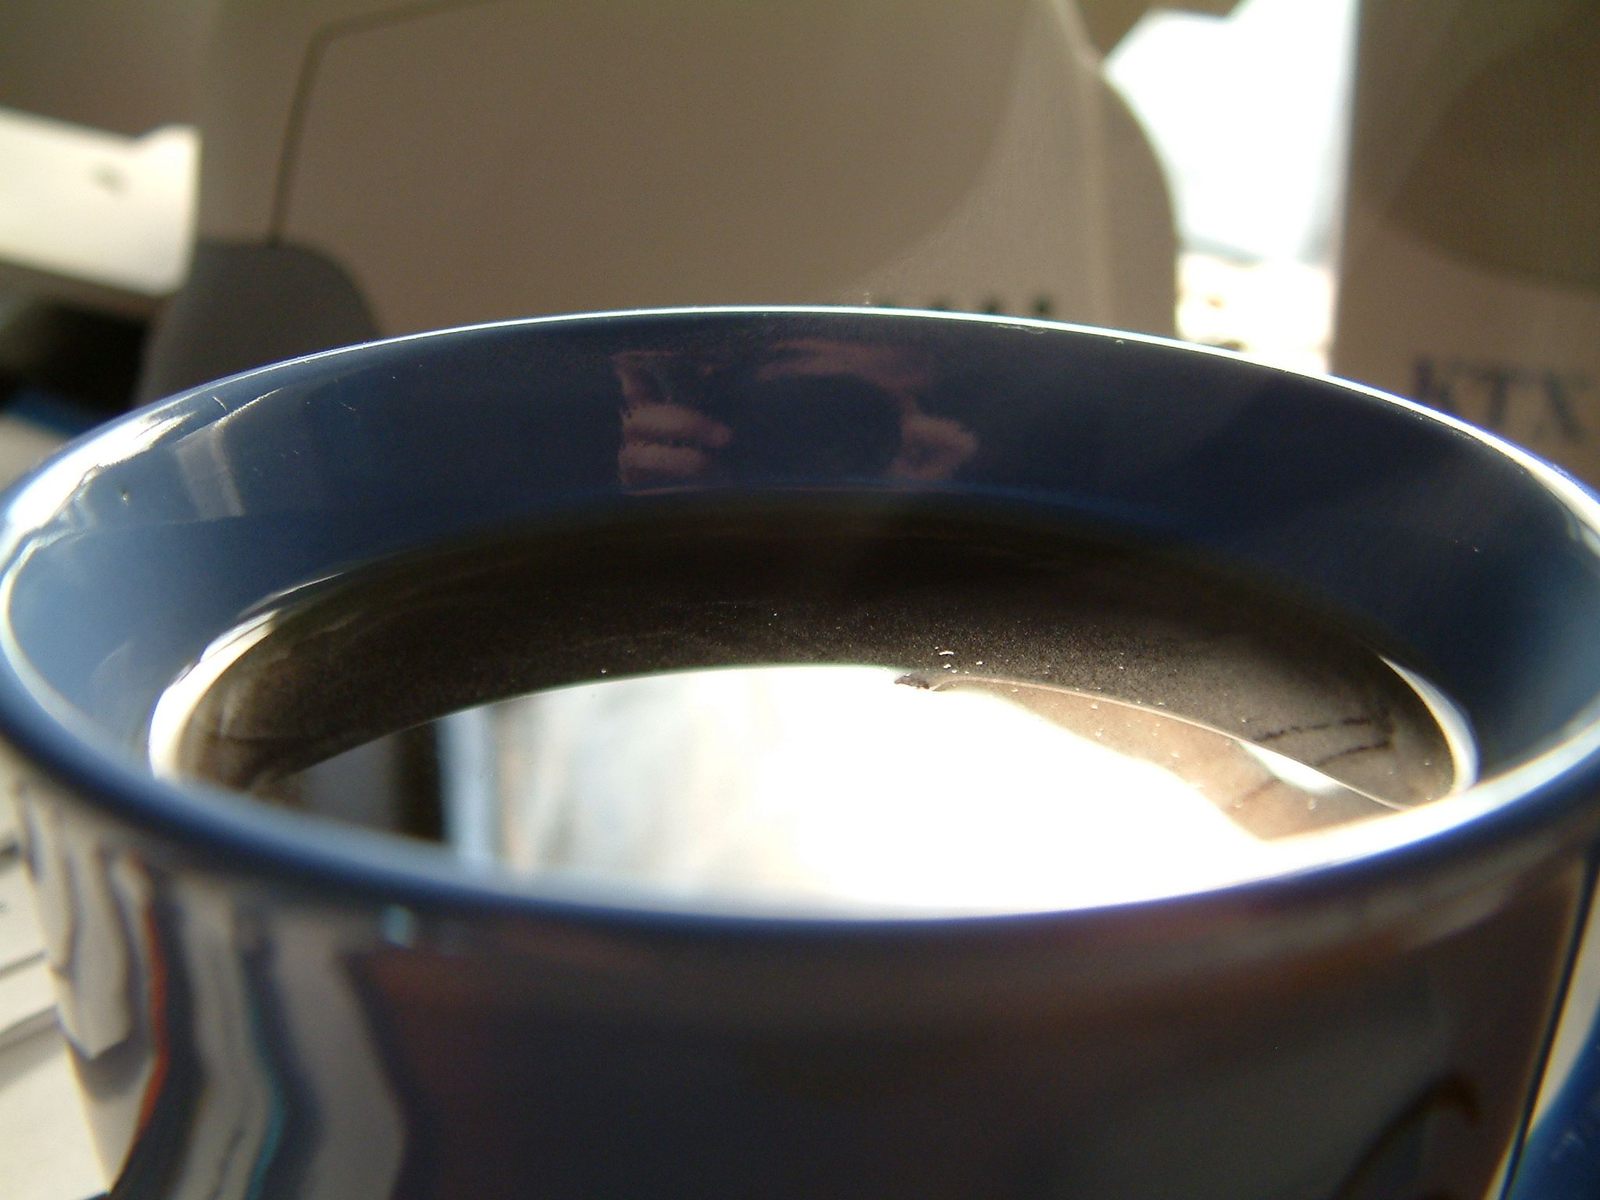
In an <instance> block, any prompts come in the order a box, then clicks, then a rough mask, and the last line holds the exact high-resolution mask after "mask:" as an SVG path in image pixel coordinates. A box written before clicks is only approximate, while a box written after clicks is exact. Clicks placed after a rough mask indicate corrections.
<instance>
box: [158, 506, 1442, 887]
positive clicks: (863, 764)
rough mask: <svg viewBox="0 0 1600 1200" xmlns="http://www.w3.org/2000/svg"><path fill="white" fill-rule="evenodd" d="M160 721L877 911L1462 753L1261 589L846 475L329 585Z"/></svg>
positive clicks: (1023, 876) (1279, 830)
mask: <svg viewBox="0 0 1600 1200" xmlns="http://www.w3.org/2000/svg"><path fill="white" fill-rule="evenodd" d="M441 718H442V719H441ZM151 747H152V758H153V761H154V762H155V763H156V765H157V767H158V768H159V769H162V770H166V771H170V772H174V773H179V774H183V775H189V776H198V777H202V778H206V779H209V780H213V781H216V782H220V783H224V784H227V785H229V786H232V787H236V788H240V789H243V790H246V791H250V792H253V793H255V794H257V795H259V796H262V797H264V798H268V799H272V800H275V801H277V802H280V803H284V804H290V805H295V806H298V807H302V808H307V809H311V810H315V811H319V812H322V813H325V814H327V815H330V816H336V817H341V818H343V819H346V820H355V821H359V822H362V823H365V824H369V825H377V826H380V827H383V828H387V829H391V830H393V831H395V832H399V833H404V834H409V835H411V836H417V837H425V838H432V839H437V840H439V841H442V842H445V843H447V844H449V845H453V846H454V847H455V848H456V849H457V851H458V852H459V853H461V854H463V855H465V856H467V857H470V858H480V859H488V860H494V861H498V862H500V863H503V864H510V865H512V866H514V867H516V868H518V869H519V870H522V871H525V872H527V873H529V874H530V875H534V876H540V877H545V878H549V879H562V878H571V879H580V880H584V881H587V882H600V883H602V884H614V885H616V886H619V887H623V888H627V889H636V888H639V887H643V888H646V889H647V890H648V889H655V890H657V891H661V890H665V891H667V892H670V893H673V894H674V895H676V896H678V897H680V898H687V899H689V900H691V901H693V900H696V899H704V900H705V901H706V902H707V903H721V902H727V901H732V902H737V903H745V902H753V903H758V904H767V905H778V906H780V907H782V906H790V905H794V904H800V905H806V906H812V907H815V906H816V905H819V904H820V905H822V906H825V907H827V906H833V905H845V906H852V905H853V906H857V907H859V906H862V905H865V906H867V907H868V908H870V909H872V910H874V911H877V910H897V909H899V908H903V907H908V906H910V907H933V908H939V909H956V910H992V909H996V908H999V909H1005V908H1033V907H1048V906H1057V905H1064V904H1081V903H1096V902H1103V901H1106V900H1112V899H1119V898H1125V897H1129V896H1138V895H1150V894H1158V893H1160V892H1163V891H1177V890H1187V889H1189V888H1192V887H1200V886H1210V885H1214V884H1217V883H1221V882H1228V881H1231V880H1234V879H1237V878H1243V877H1250V876H1254V875H1257V874H1262V873H1267V872H1269V871H1271V870H1272V869H1274V868H1273V863H1274V861H1275V860H1274V859H1273V854H1274V852H1275V851H1274V847H1279V846H1284V845H1289V844H1291V843H1297V842H1300V841H1303V839H1304V837H1305V836H1307V835H1309V834H1311V833H1313V832H1315V831H1317V830H1320V829H1326V828H1329V827H1332V826H1339V825H1345V824H1349V823H1352V822H1358V821H1366V820H1371V819H1374V818H1377V817H1380V816H1382V815H1384V814H1385V813H1389V812H1392V811H1395V810H1397V809H1404V808H1408V807H1412V806H1415V805H1417V804H1421V803H1425V802H1428V801H1431V800H1435V799H1437V798H1439V797H1441V796H1444V795H1446V794H1448V793H1449V792H1451V791H1452V790H1454V789H1457V788H1459V787H1460V786H1461V785H1462V784H1463V783H1465V782H1469V781H1470V780H1469V779H1468V776H1469V775H1470V772H1471V762H1470V748H1469V743H1468V739H1467V738H1466V737H1465V736H1464V731H1463V730H1462V729H1461V728H1460V727H1459V722H1458V721H1456V719H1455V718H1454V717H1453V716H1452V715H1451V710H1450V708H1449V706H1448V704H1446V703H1444V702H1443V701H1442V700H1441V699H1439V698H1438V697H1436V696H1434V695H1433V694H1432V692H1431V689H1429V688H1427V687H1426V685H1423V684H1420V683H1418V682H1416V681H1415V678H1414V677H1413V676H1411V675H1409V674H1406V673H1403V672H1401V671H1400V670H1398V669H1396V668H1395V667H1394V666H1392V665H1391V664H1390V662H1389V661H1388V660H1387V659H1386V658H1385V657H1384V656H1382V655H1381V654H1379V653H1378V652H1377V651H1376V650H1374V649H1373V648H1372V647H1370V646H1369V645H1367V644H1366V643H1365V642H1364V641H1362V640H1361V639H1360V638H1358V637H1356V636H1354V635H1352V634H1351V633H1350V632H1349V631H1347V630H1345V629H1344V628H1343V627H1341V626H1340V625H1339V624H1338V623H1337V622H1333V621H1330V620H1327V619H1325V618H1322V617H1320V616H1318V615H1316V614H1313V613H1310V612H1308V611H1307V610H1305V609H1304V608H1303V607H1300V606H1297V605H1294V604H1292V603H1290V602H1288V601H1287V600H1285V598H1284V597H1282V596H1280V595H1277V594H1275V593H1270V592H1266V591H1262V590H1259V589H1257V588H1253V587H1249V586H1246V585H1244V584H1242V583H1240V582H1239V581H1237V580H1234V579H1231V578H1229V577H1226V576H1224V575H1222V574H1220V573H1217V572H1211V571H1205V570H1200V569H1197V568H1196V567H1194V566H1193V565H1191V564H1185V563H1182V562H1179V561H1178V560H1177V559H1175V558H1168V557H1163V556H1161V555H1159V554H1157V553H1155V552H1153V551H1152V550H1151V549H1150V548H1148V547H1135V546H1131V545H1127V544H1119V543H1114V542H1108V541H1105V540H1097V539H1095V538H1093V537H1089V536H1078V535H1075V534H1072V533H1068V532H1064V531H1063V530H1062V529H1061V528H1060V527H1059V526H1058V525H1055V524H1044V523H1039V522H1030V521H1027V520H1023V519H1021V518H1019V517H1017V516H1016V515H1015V514H1012V513H1001V512H998V511H997V512H991V513H975V512H973V511H972V510H971V509H970V508H962V509H957V508H954V507H944V506H941V505H939V504H936V503H931V502H928V501H925V500H924V501H918V502H916V503H914V504H913V503H911V502H909V501H907V500H905V499H892V498H891V499H885V498H879V499H876V500H869V499H866V498H862V497H843V496H841V497H838V498H836V499H832V500H828V499H819V498H816V497H808V498H803V499H802V498H793V499H781V498H780V499H771V500H766V501H761V502H754V501H749V500H744V501H740V502H739V503H737V504H733V503H730V502H727V501H723V502H719V503H711V502H707V501H704V500H700V501H694V500H688V499H680V500H672V499H659V498H658V499H653V500H650V501H647V502H638V503H636V504H634V505H632V506H629V507H625V508H621V509H618V510H616V511H612V512H609V513H606V514H604V515H603V516H596V517H593V518H590V519H583V520H572V521H569V522H567V523H564V524H547V525H542V526H540V527H539V528H537V529H528V530H520V531H515V532H512V533H508V534H507V535H506V536H504V537H501V538H496V539H489V540H483V541H479V542H476V543H473V544H470V545H459V546H454V547H450V548H447V549H444V550H441V551H437V552H433V553H428V554H423V555H416V556H411V557H408V558H404V559H397V560H393V561H390V562H386V563H383V564H381V565H378V566H371V567H365V568H362V569H360V570H356V571H352V572H350V573H349V574H348V575H345V576H341V577H338V578H334V579H330V580H325V581H321V582H318V583H316V584H313V585H310V586H308V587H306V588H304V589H301V590H300V591H298V592H296V593H295V594H293V595H290V596H287V597H283V598H281V599H280V600H279V601H277V602H275V603H273V604H272V605H270V606H267V607H265V608H263V609H262V610H261V611H259V612H257V613H255V614H252V615H251V617H250V618H249V619H247V620H246V621H244V622H243V623H241V625H240V626H239V628H238V629H237V630H236V631H235V632H234V633H233V634H232V635H230V636H229V637H227V638H224V639H221V640H219V642H218V643H216V644H215V645H214V646H213V647H212V648H211V649H210V650H209V651H208V653H207V654H206V656H205V657H204V658H202V659H201V660H200V661H199V662H198V663H196V664H195V666H194V667H193V668H192V669H191V670H190V671H188V672H187V673H186V674H185V675H184V677H183V678H181V679H179V680H178V681H176V682H175V683H174V684H173V686H172V687H171V688H170V689H169V691H168V693H167V695H166V697H165V698H164V699H163V701H162V703H161V705H160V707H159V709H158V711H157V714H156V717H155V720H154V722H153V725H152V737H151Z"/></svg>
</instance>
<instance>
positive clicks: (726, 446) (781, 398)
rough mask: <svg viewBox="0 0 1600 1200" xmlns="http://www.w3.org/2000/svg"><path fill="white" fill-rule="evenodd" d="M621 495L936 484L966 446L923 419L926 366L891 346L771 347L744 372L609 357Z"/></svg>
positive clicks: (972, 447) (811, 343)
mask: <svg viewBox="0 0 1600 1200" xmlns="http://www.w3.org/2000/svg"><path fill="white" fill-rule="evenodd" d="M613 365H614V368H615V370H616V372H617V377H618V380H619V381H620V383H621V385H622V394H623V409H622V447H621V449H620V451H619V452H618V455H617V466H618V473H619V476H620V478H621V481H622V483H623V485H624V486H628V487H649V486H655V485H664V484H671V483H675V482H687V481H689V480H702V481H703V480H711V479H741V478H748V477H750V476H759V477H763V478H769V479H770V478H779V477H783V476H794V477H806V478H814V477H818V476H821V477H826V478H830V479H843V478H860V479H918V480H938V479H947V478H949V477H950V476H951V475H953V474H954V472H955V471H956V469H957V468H958V467H960V466H961V464H963V463H964V462H966V461H967V460H968V459H969V458H971V457H972V455H973V453H974V452H975V451H976V450H977V445H978V443H977V438H976V437H975V436H974V435H973V434H972V432H971V431H970V430H968V429H967V428H966V427H965V426H963V425H962V424H961V423H960V422H958V421H955V420H952V419H950V418H948V417H937V416H930V415H929V414H927V413H924V412H923V411H922V409H921V407H920V404H919V403H918V396H919V394H920V393H921V392H923V391H924V390H925V388H926V387H927V385H928V383H929V380H930V373H929V371H928V369H927V368H926V367H924V366H923V365H922V364H921V363H920V362H918V361H916V359H915V358H914V356H912V355H911V354H909V353H907V352H906V351H903V350H900V349H889V348H885V347H879V346H870V345H863V344H857V343H852V342H844V341H832V340H828V339H805V340H799V341H793V342H786V343H781V344H780V345H779V346H777V347H776V353H775V354H774V355H773V357H771V358H770V359H768V360H767V361H765V362H763V363H762V364H761V365H760V366H758V367H755V368H753V369H749V368H738V369H735V368H732V367H726V368H716V367H705V366H699V367H690V366H689V365H688V364H687V363H685V362H684V361H683V360H682V359H681V358H679V357H678V356H676V355H674V354H671V353H669V352H636V353H624V354H619V355H617V356H616V358H615V359H614V360H613Z"/></svg>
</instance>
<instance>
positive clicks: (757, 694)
mask: <svg viewBox="0 0 1600 1200" xmlns="http://www.w3.org/2000/svg"><path fill="white" fill-rule="evenodd" d="M438 728H439V737H440V744H441V745H442V746H444V747H446V752H445V753H444V755H443V756H442V765H443V768H444V769H443V770H442V772H441V775H442V779H441V791H442V794H443V802H444V822H445V840H446V841H447V842H450V843H453V844H454V845H455V848H456V849H457V851H458V852H459V853H461V854H463V855H465V856H467V857H468V858H477V859H480V860H488V861H496V862H499V863H502V864H505V865H508V866H510V867H512V868H514V869H515V870H517V871H518V872H519V873H521V874H526V875H528V876H530V877H537V878H541V879H544V880H549V881H558V882H559V881H567V882H577V883H583V884H590V885H601V886H605V887H610V888H613V889H616V890H617V891H618V892H619V895H620V896H624V897H625V896H627V895H629V894H637V893H638V892H639V891H640V890H641V889H642V890H643V891H644V892H645V893H655V894H657V895H665V896H667V897H671V898H675V899H678V900H691V901H697V902H700V903H710V904H714V905H729V904H731V905H735V906H742V905H755V906H758V907H780V908H784V909H791V910H792V909H795V908H797V907H798V908H801V909H810V910H820V911H830V910H834V909H841V908H842V909H855V910H860V909H863V908H864V909H868V910H873V911H886V912H893V911H898V910H906V909H921V910H928V909H932V910H938V911H967V912H984V911H1005V910H1030V909H1040V908H1060V907H1075V906H1083V905H1090V904H1105V903H1113V902H1117V901H1121V900H1131V899H1137V898H1143V897H1149V896H1155V895H1170V894H1175V893H1183V892H1188V891H1193V890H1197V889H1202V888H1207V887H1215V886H1219V885H1224V884H1228V883H1232V882H1236V881H1239V880H1243V879H1248V878H1253V877H1257V876H1261V875H1265V874H1269V873H1271V872H1272V871H1274V870H1275V869H1278V868H1279V867H1280V866H1281V864H1282V863H1283V862H1284V861H1285V858H1286V856H1287V855H1288V854H1289V853H1290V852H1291V851H1292V849H1293V847H1294V846H1295V845H1296V843H1303V842H1304V841H1305V840H1306V839H1307V838H1310V837H1314V836H1316V834H1315V831H1316V830H1319V829H1325V828H1329V827H1337V826H1340V825H1345V824H1349V823H1351V822H1355V821H1364V820H1370V819H1373V818H1376V817H1381V816H1383V815H1384V814H1386V813H1390V812H1392V811H1394V809H1395V808H1396V807H1398V806H1397V805H1396V804H1395V803H1394V802H1392V801H1386V800H1383V799H1380V798H1377V797H1374V796H1372V795H1370V794H1367V793H1364V792H1361V791H1358V790H1356V789H1353V788H1351V787H1348V786H1346V785H1344V784H1342V783H1339V782H1338V781H1336V780H1334V779H1332V778H1331V777H1329V776H1327V775H1325V774H1323V773H1322V772H1320V771H1318V770H1317V769H1315V768H1313V767H1310V766H1307V765H1305V764H1303V763H1300V762H1297V761H1294V760H1292V759H1289V758H1286V757H1284V756H1282V755H1279V754H1276V753H1273V752H1272V751H1270V750H1267V749H1264V748H1262V747H1259V746H1255V745H1252V744H1250V743H1247V742H1243V741H1240V740H1239V739H1236V738H1233V737H1231V736H1229V735H1226V734H1223V733H1220V732H1218V731H1215V730H1213V729H1210V728H1207V727H1205V726H1202V725H1199V724H1195V723H1193V722H1190V721H1186V720H1181V719H1178V718H1174V717H1170V716H1167V715H1165V714H1163V713H1161V712H1159V711H1156V710H1153V709H1149V708H1144V707H1140V706H1136V705H1130V704H1125V703H1120V702H1118V701H1114V700H1110V699H1106V698H1103V697H1095V696H1090V695H1087V694H1084V693H1079V692H1072V691H1067V690H1064V689H1060V688H1054V687H1049V686H1044V685H1037V684H1025V683H1018V682H1014V681H1007V680H985V679H975V678H971V677H966V678H962V679H957V680H951V681H949V682H948V683H947V684H945V685H943V686H932V687H930V686H927V684H926V683H925V682H923V681H921V680H918V681H915V682H914V683H913V684H912V685H910V686H908V685H907V682H906V681H905V680H897V675H896V672H894V671H890V670H885V669H881V668H875V667H861V666H784V667H755V668H748V667H747V668H719V669H711V670H695V671H682V672H672V673H663V674H655V675H648V676H642V677H637V678H629V679H617V680H602V681H600V682H596V683H588V684H581V685H576V686H570V687H562V688H554V689H551V690H548V691H545V692H541V693H536V694H534V695H531V696H525V697H521V698H518V699H515V700H510V701H503V702H500V703H498V704H493V705H486V706H482V707H480V708H477V709H472V710H468V711H466V712H463V713H457V714H455V715H453V716H451V717H448V718H445V720H444V721H442V722H440V723H439V727H438ZM354 753H357V754H360V753H368V754H370V753H371V748H370V747H369V748H367V749H366V750H365V751H358V752H354ZM344 757H346V758H348V756H344ZM337 762H338V760H335V764H337ZM452 764H453V766H452ZM329 765H330V764H324V766H323V767H320V768H314V769H313V770H312V771H310V772H307V773H305V774H304V775H303V776H302V777H301V779H300V780H299V784H300V786H301V787H302V788H307V787H309V788H312V789H315V788H317V787H318V786H321V787H322V788H324V789H326V788H327V787H329V786H348V775H345V776H340V774H339V770H338V768H337V766H336V765H335V770H334V771H333V773H332V774H324V776H323V779H324V782H322V783H321V784H320V785H319V784H318V782H317V779H318V773H319V772H324V773H326V772H327V770H328V766H329ZM341 779H342V780H343V782H340V780H341Z"/></svg>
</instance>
